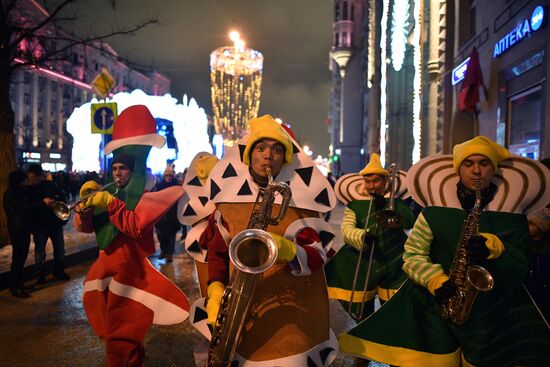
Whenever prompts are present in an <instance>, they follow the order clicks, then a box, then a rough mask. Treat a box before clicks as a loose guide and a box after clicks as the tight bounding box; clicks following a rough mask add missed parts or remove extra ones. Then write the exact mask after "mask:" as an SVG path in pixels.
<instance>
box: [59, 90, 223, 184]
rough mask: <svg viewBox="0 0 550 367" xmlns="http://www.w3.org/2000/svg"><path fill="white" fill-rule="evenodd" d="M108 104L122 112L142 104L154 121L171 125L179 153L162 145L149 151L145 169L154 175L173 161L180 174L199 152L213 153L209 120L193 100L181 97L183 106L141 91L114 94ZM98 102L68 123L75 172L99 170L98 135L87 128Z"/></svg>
mask: <svg viewBox="0 0 550 367" xmlns="http://www.w3.org/2000/svg"><path fill="white" fill-rule="evenodd" d="M107 102H116V103H117V104H118V112H119V113H121V112H122V111H123V110H124V109H126V108H127V107H129V106H132V105H136V104H143V105H145V106H147V108H149V110H150V111H151V113H152V114H153V116H154V117H155V118H157V119H164V120H169V121H171V122H172V127H173V135H174V138H175V140H176V141H177V149H178V153H177V155H176V150H175V149H174V148H168V146H167V145H166V144H165V145H164V147H162V149H157V148H152V149H151V152H150V153H149V157H148V159H147V167H149V168H151V170H152V172H153V173H162V172H163V171H164V169H165V168H166V160H167V159H174V160H175V161H174V164H175V165H176V170H177V171H178V172H181V171H183V170H184V169H185V167H188V166H189V164H190V163H191V160H192V159H193V157H194V156H195V155H196V154H197V153H199V152H201V151H205V152H209V153H211V152H212V147H211V146H210V144H209V143H208V133H207V128H208V119H207V116H206V113H205V112H204V109H202V108H200V107H199V106H198V104H197V102H196V101H195V100H194V99H190V100H189V99H188V98H187V96H183V104H180V103H178V101H177V99H175V98H174V97H172V96H171V95H170V94H165V95H164V96H149V95H147V94H145V93H144V92H143V91H141V90H134V91H133V92H132V93H117V94H115V95H114V96H113V98H112V99H109V98H108V99H107ZM92 103H98V101H97V100H96V99H95V98H94V99H92V101H91V102H88V103H85V104H83V105H82V106H80V107H77V108H75V109H74V111H73V113H72V114H71V116H70V117H69V119H68V120H67V131H68V132H69V133H70V134H71V135H72V136H73V139H74V143H73V150H72V161H73V170H74V171H97V172H99V170H100V153H101V152H100V150H101V145H102V144H101V135H100V134H92V133H91V129H90V105H91V104H92Z"/></svg>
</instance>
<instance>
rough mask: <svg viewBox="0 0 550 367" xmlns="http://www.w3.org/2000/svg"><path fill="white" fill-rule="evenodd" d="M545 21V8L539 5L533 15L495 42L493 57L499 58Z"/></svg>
mask: <svg viewBox="0 0 550 367" xmlns="http://www.w3.org/2000/svg"><path fill="white" fill-rule="evenodd" d="M543 21H544V8H543V7H542V6H541V5H538V6H537V7H535V9H534V10H533V13H532V14H531V17H530V18H529V19H525V20H523V21H522V22H521V23H520V24H518V25H517V26H516V27H515V28H514V29H512V31H510V32H508V34H506V35H505V36H504V37H502V38H501V39H500V40H499V41H498V42H497V43H495V48H494V50H493V58H497V57H498V56H500V55H502V54H503V53H504V52H506V51H508V49H509V48H511V47H512V46H514V45H515V44H516V43H518V42H520V41H521V40H523V39H524V38H526V37H528V36H530V35H531V32H534V31H537V30H539V29H540V27H541V26H542V24H543Z"/></svg>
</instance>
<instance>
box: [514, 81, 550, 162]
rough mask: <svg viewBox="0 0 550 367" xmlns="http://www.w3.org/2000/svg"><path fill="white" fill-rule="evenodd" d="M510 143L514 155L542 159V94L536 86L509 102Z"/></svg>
mask: <svg viewBox="0 0 550 367" xmlns="http://www.w3.org/2000/svg"><path fill="white" fill-rule="evenodd" d="M508 112H509V114H508V116H509V125H508V141H509V150H510V152H511V153H512V154H517V155H520V156H523V157H529V158H532V159H536V160H538V159H540V145H541V137H542V136H541V126H542V93H541V87H540V85H539V86H536V87H534V88H531V89H529V90H527V91H525V92H522V93H519V94H517V95H515V96H512V97H511V98H510V99H509V101H508Z"/></svg>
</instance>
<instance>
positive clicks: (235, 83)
mask: <svg viewBox="0 0 550 367" xmlns="http://www.w3.org/2000/svg"><path fill="white" fill-rule="evenodd" d="M230 38H231V40H232V41H233V42H234V45H233V46H226V47H220V48H218V49H216V50H214V51H213V52H212V53H211V54H210V82H211V94H212V109H213V112H214V125H215V126H216V131H217V132H218V133H219V134H221V135H222V136H223V138H224V141H225V144H227V145H232V144H233V143H234V142H236V141H237V140H238V139H239V138H241V137H242V136H243V135H244V134H245V131H246V130H247V128H248V126H247V123H248V120H250V119H251V118H254V117H256V116H257V115H258V110H259V108H260V95H261V87H262V68H263V61H264V57H263V55H262V53H261V52H259V51H256V50H252V49H249V48H246V47H245V45H244V41H242V40H241V39H240V36H239V34H238V33H237V32H231V34H230Z"/></svg>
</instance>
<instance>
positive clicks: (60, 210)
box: [52, 179, 118, 220]
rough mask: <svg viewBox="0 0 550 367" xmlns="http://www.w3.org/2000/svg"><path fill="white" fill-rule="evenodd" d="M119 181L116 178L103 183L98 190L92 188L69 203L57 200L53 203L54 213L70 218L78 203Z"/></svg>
mask: <svg viewBox="0 0 550 367" xmlns="http://www.w3.org/2000/svg"><path fill="white" fill-rule="evenodd" d="M117 182H118V180H117V179H115V180H114V181H113V182H110V183H108V184H106V185H103V186H101V187H100V188H99V189H97V190H92V191H90V192H87V193H86V194H85V195H84V196H82V197H81V198H80V200H78V201H76V202H74V203H72V204H70V205H68V204H66V203H64V202H62V201H56V202H55V204H54V205H53V208H52V209H53V213H54V214H55V216H56V217H58V218H59V219H61V220H69V218H70V217H71V211H72V210H73V209H74V208H76V206H77V205H78V204H80V203H81V202H83V201H84V200H86V199H88V198H90V197H91V196H92V195H94V194H95V193H96V192H100V191H103V190H105V189H107V188H108V187H109V186H112V185H114V184H116V183H117Z"/></svg>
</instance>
